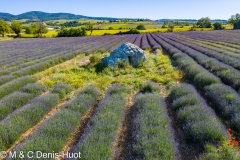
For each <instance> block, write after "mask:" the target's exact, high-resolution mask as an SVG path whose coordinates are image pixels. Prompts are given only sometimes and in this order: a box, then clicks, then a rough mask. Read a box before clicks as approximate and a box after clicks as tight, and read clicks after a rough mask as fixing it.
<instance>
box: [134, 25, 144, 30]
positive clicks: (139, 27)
mask: <svg viewBox="0 0 240 160" xmlns="http://www.w3.org/2000/svg"><path fill="white" fill-rule="evenodd" d="M136 29H138V30H146V28H145V26H144V25H143V24H139V25H138V26H137V27H136Z"/></svg>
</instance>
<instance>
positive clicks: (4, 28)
mask: <svg viewBox="0 0 240 160" xmlns="http://www.w3.org/2000/svg"><path fill="white" fill-rule="evenodd" d="M9 32H11V28H10V26H9V25H8V23H7V22H5V21H4V20H0V34H1V35H2V37H4V35H5V33H9Z"/></svg>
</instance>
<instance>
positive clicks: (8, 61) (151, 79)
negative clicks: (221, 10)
mask: <svg viewBox="0 0 240 160" xmlns="http://www.w3.org/2000/svg"><path fill="white" fill-rule="evenodd" d="M125 42H130V43H133V44H135V45H136V46H138V47H140V48H142V49H143V50H145V51H146V54H147V58H148V61H146V62H144V63H143V65H141V66H138V67H137V68H134V67H132V66H130V65H126V64H123V65H119V66H118V67H117V68H111V67H106V66H103V65H102V64H101V58H103V57H104V56H107V55H109V52H110V51H111V50H113V49H114V48H116V47H118V46H120V45H121V44H123V43H125ZM239 141H240V30H223V31H201V32H198V31H196V32H179V33H177V32H175V33H148V34H132V35H112V36H110V35H109V36H87V37H71V38H48V39H46V38H38V39H17V40H10V41H2V42H0V151H6V153H7V154H8V155H11V153H12V152H14V151H16V152H17V153H19V154H20V153H21V152H24V153H27V152H28V151H33V153H37V151H41V153H52V157H50V158H49V157H48V158H47V159H86V160H88V159H89V160H98V159H103V160H105V159H114V160H156V159H161V160H193V159H199V160H209V159H212V160H223V159H228V160H239V159H240V151H239V149H240V146H239ZM79 152H80V153H81V158H79V157H74V153H76V154H77V153H79ZM53 153H55V154H53ZM62 153H68V154H65V155H64V156H62ZM56 154H57V156H56ZM33 155H34V156H35V157H32V158H25V159H39V158H37V157H36V154H33ZM0 159H1V157H0ZM6 159H21V158H19V157H15V158H13V157H12V158H11V157H8V158H6ZM40 159H46V158H43V157H40Z"/></svg>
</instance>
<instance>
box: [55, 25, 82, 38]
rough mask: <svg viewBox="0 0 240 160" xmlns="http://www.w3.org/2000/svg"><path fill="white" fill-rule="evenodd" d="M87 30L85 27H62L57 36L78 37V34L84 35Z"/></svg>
mask: <svg viewBox="0 0 240 160" xmlns="http://www.w3.org/2000/svg"><path fill="white" fill-rule="evenodd" d="M86 35H87V31H86V28H84V27H82V28H77V29H73V28H71V29H65V28H62V29H61V31H60V32H59V33H58V35H57V36H58V37H79V36H86Z"/></svg>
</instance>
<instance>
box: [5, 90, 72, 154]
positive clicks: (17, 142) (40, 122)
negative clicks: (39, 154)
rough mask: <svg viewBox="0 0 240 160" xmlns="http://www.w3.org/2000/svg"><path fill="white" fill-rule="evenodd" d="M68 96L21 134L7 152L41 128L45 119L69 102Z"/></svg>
mask: <svg viewBox="0 0 240 160" xmlns="http://www.w3.org/2000/svg"><path fill="white" fill-rule="evenodd" d="M74 93H75V91H72V92H71V93H70V94H69V95H73V94H74ZM67 100H68V98H67V97H66V98H65V99H64V100H63V102H61V103H59V104H58V105H57V106H56V107H55V108H54V109H52V110H51V111H50V112H48V113H47V114H46V115H45V116H44V117H43V118H42V120H41V121H39V122H38V123H37V124H36V125H35V126H33V127H32V128H30V129H28V130H27V131H26V132H25V133H24V134H22V135H21V137H20V138H19V139H18V140H17V141H16V142H15V143H14V144H13V145H12V146H11V147H10V148H9V149H7V150H6V152H7V153H9V152H10V151H12V150H13V149H14V148H16V147H17V146H18V145H19V144H20V143H22V142H23V141H25V140H26V139H27V138H28V137H29V136H30V135H32V134H33V132H34V131H35V130H36V129H37V128H39V127H40V126H41V125H42V124H43V123H44V122H45V121H47V120H48V119H49V118H51V117H52V116H53V115H54V114H55V113H57V111H59V110H60V109H61V107H62V106H63V105H64V104H65V103H66V102H67Z"/></svg>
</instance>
